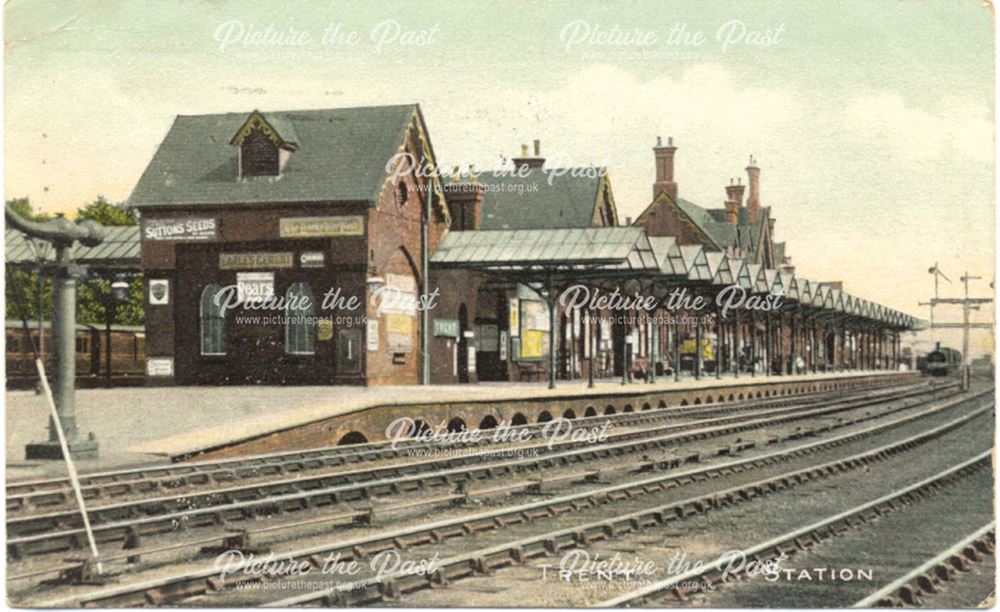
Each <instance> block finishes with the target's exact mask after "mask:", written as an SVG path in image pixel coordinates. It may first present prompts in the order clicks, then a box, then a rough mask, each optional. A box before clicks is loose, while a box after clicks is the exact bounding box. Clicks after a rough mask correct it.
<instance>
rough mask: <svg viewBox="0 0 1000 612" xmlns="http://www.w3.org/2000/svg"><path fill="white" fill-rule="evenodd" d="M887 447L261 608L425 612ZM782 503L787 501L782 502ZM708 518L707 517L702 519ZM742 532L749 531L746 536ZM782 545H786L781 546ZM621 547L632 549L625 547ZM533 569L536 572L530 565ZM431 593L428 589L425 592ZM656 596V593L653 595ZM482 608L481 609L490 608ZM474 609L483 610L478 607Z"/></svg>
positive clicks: (981, 464) (823, 475)
mask: <svg viewBox="0 0 1000 612" xmlns="http://www.w3.org/2000/svg"><path fill="white" fill-rule="evenodd" d="M889 448H891V447H889ZM889 448H883V449H879V450H874V451H870V452H868V453H862V454H858V455H853V456H851V457H848V458H843V459H838V460H834V461H831V462H827V463H824V464H820V465H814V466H811V467H808V468H804V469H800V470H796V471H792V472H788V473H786V474H784V475H781V476H777V477H772V478H768V479H763V480H760V481H756V482H753V483H751V484H749V485H742V486H737V487H733V488H730V489H725V490H721V491H716V492H714V493H710V494H708V495H706V496H702V497H699V498H693V499H691V498H689V499H686V500H682V501H679V502H673V503H671V504H667V505H665V506H659V507H648V508H644V509H642V510H638V511H634V512H630V513H627V514H624V515H619V516H616V517H614V518H602V519H600V520H597V521H593V522H590V523H586V524H583V525H580V524H575V525H572V526H570V527H567V528H563V529H559V530H555V531H548V532H545V533H542V534H537V535H533V536H531V537H528V538H524V539H521V540H515V541H513V542H511V541H504V542H502V543H500V544H496V545H493V546H485V547H483V548H478V549H475V550H471V551H463V552H460V553H459V554H456V555H454V556H450V557H446V558H444V559H442V560H440V561H438V562H437V563H435V568H436V571H437V573H436V574H428V573H422V572H419V571H399V572H395V573H391V574H386V575H381V576H375V577H371V578H367V579H365V580H362V581H356V582H353V583H349V584H346V585H339V586H337V587H334V588H331V589H325V590H323V589H319V590H312V589H309V590H307V592H306V593H305V594H302V595H297V596H293V597H285V598H280V599H277V600H271V601H268V602H267V603H266V605H267V606H268V607H287V606H305V605H312V606H328V605H334V606H341V605H346V606H360V605H378V604H381V603H387V602H390V601H391V602H393V603H396V604H399V603H401V602H405V603H406V604H407V605H416V606H426V605H428V602H429V601H435V602H438V603H441V604H442V605H454V599H453V598H454V597H455V596H454V595H453V596H452V598H449V599H445V600H444V601H442V599H443V596H442V592H444V593H446V592H447V591H448V590H450V589H445V590H444V591H442V590H441V588H435V587H444V586H446V585H454V584H456V583H459V582H460V581H463V580H466V579H474V580H476V581H477V582H479V583H482V582H483V581H484V580H487V579H486V578H483V576H485V575H490V574H493V573H496V572H499V571H501V570H503V569H504V568H509V567H514V566H517V565H519V564H527V563H533V562H535V563H537V562H538V561H544V562H546V563H547V564H550V565H555V564H554V563H552V562H551V561H550V560H549V557H551V556H557V555H559V554H560V553H563V552H565V551H568V550H574V549H579V548H581V547H590V546H594V545H599V544H606V546H603V547H602V548H601V550H602V551H603V552H604V553H605V556H604V558H608V557H609V555H610V552H611V550H616V549H615V548H612V546H611V543H612V541H618V540H619V539H624V538H629V539H630V541H631V542H632V543H635V542H636V541H637V539H638V536H639V535H641V534H643V533H646V532H649V531H654V532H655V531H661V530H662V529H663V528H664V526H665V525H675V524H677V522H683V521H685V520H689V519H690V520H694V518H695V517H697V518H701V517H702V513H703V512H705V511H706V510H708V511H714V512H717V513H718V514H720V515H721V514H723V513H726V514H729V513H732V512H734V511H735V510H734V509H735V508H736V507H738V506H739V505H742V504H745V503H749V502H757V503H765V504H766V503H767V500H768V499H769V498H771V499H773V496H774V495H776V494H784V495H785V497H786V498H787V496H788V494H789V493H790V494H791V495H795V491H794V489H797V488H799V487H801V488H812V490H816V489H817V487H818V486H819V483H820V481H823V480H827V479H834V478H843V475H844V474H845V473H847V472H848V471H849V469H850V468H852V467H853V468H856V469H857V468H860V467H862V466H866V467H873V466H875V465H877V463H878V462H880V461H885V460H887V457H886V456H885V455H884V454H883V453H885V452H888V451H889ZM897 450H899V449H897ZM988 459H989V458H988V453H986V454H984V455H982V456H980V457H978V458H977V459H976V460H975V463H972V464H969V465H966V464H963V465H962V466H961V467H960V468H957V469H949V470H947V471H946V474H947V476H944V477H939V478H944V479H947V478H951V477H955V476H960V475H963V474H965V473H966V470H967V469H968V470H969V471H970V472H971V471H973V470H985V469H986V468H988V466H989V460H988ZM928 484H929V483H928ZM930 486H933V485H930ZM918 488H919V487H918ZM761 500H763V501H761ZM784 501H785V502H787V500H784ZM769 505H770V506H771V507H772V508H773V507H774V506H776V505H777V506H783V505H784V503H779V504H776V503H775V502H774V501H772V502H771V503H770V504H769ZM711 513H712V512H709V514H711ZM744 533H746V532H744ZM749 533H753V532H752V531H750V532H749ZM805 533H808V532H807V531H802V532H795V533H793V534H790V535H786V536H785V538H787V541H794V539H795V537H800V536H802V535H804V534H805ZM781 541H782V542H783V541H786V540H784V539H783V540H781ZM775 545H776V544H775V543H774V540H773V539H772V540H769V541H768V544H767V545H765V546H762V547H760V548H759V549H758V548H752V549H750V550H746V551H744V553H745V555H746V558H751V559H752V558H755V556H756V558H760V557H761V556H762V552H764V551H768V550H772V549H773V546H775ZM626 548H631V547H628V546H627V545H626ZM592 550H593V549H592ZM535 568H536V569H537V565H536V566H535ZM538 575H540V573H539V574H538ZM692 578H695V577H694V576H691V577H688V580H691V579H692ZM489 580H490V581H491V582H493V581H494V580H495V577H494V576H491V577H490V578H489ZM670 586H674V585H673V584H672V585H670ZM455 588H456V589H457V590H459V591H461V590H462V589H463V587H462V586H456V587H455ZM548 588H550V585H548V584H546V589H548ZM668 588H669V587H668ZM430 589H434V590H433V591H431V590H430ZM656 592H660V591H659V590H657V591H656ZM413 593H423V594H425V595H427V599H420V598H416V599H410V598H408V595H410V594H413ZM468 596H469V591H464V595H459V597H465V598H467V597H468ZM212 599H213V597H211V596H209V597H203V598H199V599H198V600H195V601H197V602H198V603H207V602H209V601H211V600H212ZM484 603H485V604H487V605H488V604H489V603H495V602H484ZM545 603H548V602H545ZM570 603H571V604H572V605H579V602H578V601H572V602H570ZM627 603H628V604H629V605H649V604H652V603H653V602H651V601H649V600H648V599H640V600H637V601H631V600H630V601H628V602H627ZM480 605H483V604H482V603H481V604H480ZM598 605H599V606H600V607H607V606H609V605H611V603H609V602H603V603H600V604H598ZM615 605H620V603H615ZM654 605H655V604H654Z"/></svg>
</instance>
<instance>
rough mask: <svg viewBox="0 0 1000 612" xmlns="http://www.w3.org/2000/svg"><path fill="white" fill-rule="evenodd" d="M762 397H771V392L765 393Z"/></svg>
mask: <svg viewBox="0 0 1000 612" xmlns="http://www.w3.org/2000/svg"><path fill="white" fill-rule="evenodd" d="M757 397H760V393H758V394H757ZM764 397H771V392H770V391H765V392H764Z"/></svg>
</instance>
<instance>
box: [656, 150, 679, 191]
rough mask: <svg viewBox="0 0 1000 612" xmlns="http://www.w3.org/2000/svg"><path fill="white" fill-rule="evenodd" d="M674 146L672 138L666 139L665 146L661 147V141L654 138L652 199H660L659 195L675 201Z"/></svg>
mask: <svg viewBox="0 0 1000 612" xmlns="http://www.w3.org/2000/svg"><path fill="white" fill-rule="evenodd" d="M675 151H677V147H675V146H674V139H673V137H672V136H671V137H668V138H667V146H663V140H661V139H660V137H659V136H657V137H656V146H655V147H653V155H654V157H655V159H656V182H655V183H653V199H654V200H655V199H656V198H658V197H660V194H661V193H665V194H667V197H669V198H670V199H671V200H673V201H675V202H676V201H677V183H675V182H674V152H675Z"/></svg>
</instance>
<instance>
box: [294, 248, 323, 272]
mask: <svg viewBox="0 0 1000 612" xmlns="http://www.w3.org/2000/svg"><path fill="white" fill-rule="evenodd" d="M299 265H300V266H302V267H303V268H322V267H323V266H324V265H325V258H324V257H323V251H306V252H304V253H302V254H300V255H299Z"/></svg>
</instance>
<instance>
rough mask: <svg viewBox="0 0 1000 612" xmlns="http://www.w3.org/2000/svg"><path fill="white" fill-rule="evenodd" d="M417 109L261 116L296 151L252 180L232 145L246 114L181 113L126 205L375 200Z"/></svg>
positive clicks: (402, 107) (413, 106) (412, 106)
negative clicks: (275, 172) (277, 170)
mask: <svg viewBox="0 0 1000 612" xmlns="http://www.w3.org/2000/svg"><path fill="white" fill-rule="evenodd" d="M414 113H416V114H417V115H418V116H419V114H420V109H419V106H417V105H416V104H405V105H400V106H371V107H361V108H337V109H323V110H305V111H280V112H264V113H260V114H261V116H262V117H264V118H265V119H266V120H267V122H268V123H269V124H270V125H271V126H272V127H273V128H274V129H275V130H276V131H278V132H279V135H280V136H281V138H282V139H284V140H288V139H291V138H294V139H295V144H296V145H297V147H298V150H297V151H295V152H293V153H291V155H290V157H289V159H288V161H287V163H286V164H285V166H284V168H283V169H282V171H281V176H280V177H253V178H249V179H240V178H239V172H238V161H239V149H238V148H237V147H235V146H233V145H232V144H230V142H231V141H232V140H233V138H234V135H235V134H237V132H238V130H239V129H240V128H241V126H243V125H244V124H245V123H246V122H247V120H248V118H249V117H251V116H252V115H251V113H223V114H215V115H179V116H178V117H177V118H176V119H175V120H174V123H173V125H172V126H171V127H170V131H169V132H167V135H166V137H164V139H163V142H161V143H160V146H159V148H158V149H157V151H156V154H155V155H154V156H153V159H152V161H151V162H150V163H149V166H147V167H146V171H145V172H143V174H142V177H141V178H140V179H139V182H138V184H137V185H136V186H135V189H134V190H133V191H132V195H131V197H130V198H129V203H130V204H131V205H132V206H137V207H145V206H170V205H176V206H185V205H198V204H204V205H211V204H263V203H299V202H302V203H308V202H368V203H374V202H375V201H376V199H377V198H378V195H379V193H380V192H381V189H382V186H383V183H384V182H385V179H386V176H387V173H386V164H387V163H388V162H389V161H390V160H391V159H392V157H393V155H395V154H396V153H397V152H398V151H399V147H400V145H401V144H402V142H403V138H404V134H405V131H406V128H407V126H408V124H409V122H410V119H411V117H413V115H414ZM421 122H422V119H421ZM282 132H284V133H282Z"/></svg>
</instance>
